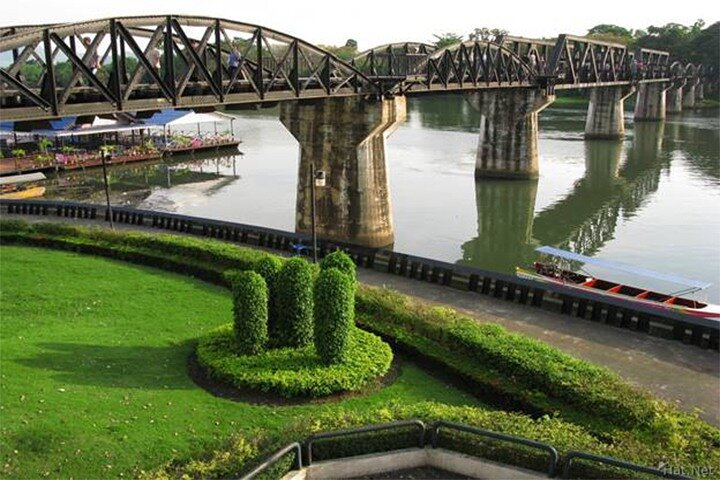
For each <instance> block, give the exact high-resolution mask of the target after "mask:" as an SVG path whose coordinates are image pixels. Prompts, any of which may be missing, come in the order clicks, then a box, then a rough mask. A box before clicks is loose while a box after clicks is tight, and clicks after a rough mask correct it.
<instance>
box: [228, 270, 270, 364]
mask: <svg viewBox="0 0 720 480" xmlns="http://www.w3.org/2000/svg"><path fill="white" fill-rule="evenodd" d="M232 290H233V316H234V330H235V342H236V343H237V350H238V353H239V354H241V355H256V354H258V353H260V352H262V351H263V349H264V348H265V344H266V343H267V339H268V335H267V320H268V310H267V306H268V289H267V285H266V284H265V280H264V279H263V277H262V276H260V274H259V273H255V272H253V271H251V270H247V271H243V272H238V273H236V274H235V275H234V276H233V277H232Z"/></svg>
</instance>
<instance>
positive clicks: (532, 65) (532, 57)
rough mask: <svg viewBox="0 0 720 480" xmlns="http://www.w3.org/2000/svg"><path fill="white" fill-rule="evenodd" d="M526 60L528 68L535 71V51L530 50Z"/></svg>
mask: <svg viewBox="0 0 720 480" xmlns="http://www.w3.org/2000/svg"><path fill="white" fill-rule="evenodd" d="M528 62H529V63H530V69H531V70H532V72H533V73H537V57H536V56H535V52H530V56H529V58H528Z"/></svg>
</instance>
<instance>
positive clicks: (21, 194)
mask: <svg viewBox="0 0 720 480" xmlns="http://www.w3.org/2000/svg"><path fill="white" fill-rule="evenodd" d="M43 195H45V187H31V188H28V189H25V190H17V191H14V192H6V193H1V194H0V198H1V199H3V200H22V199H24V198H36V197H42V196H43Z"/></svg>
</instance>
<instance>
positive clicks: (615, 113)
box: [585, 87, 635, 139]
mask: <svg viewBox="0 0 720 480" xmlns="http://www.w3.org/2000/svg"><path fill="white" fill-rule="evenodd" d="M633 93H635V88H634V87H598V88H593V89H591V90H590V104H589V106H588V111H587V116H586V117H585V138H599V139H618V138H622V137H623V136H624V135H625V108H624V104H625V99H626V98H628V97H629V96H630V95H632V94H633Z"/></svg>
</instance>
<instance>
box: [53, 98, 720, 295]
mask: <svg viewBox="0 0 720 480" xmlns="http://www.w3.org/2000/svg"><path fill="white" fill-rule="evenodd" d="M627 110H628V112H630V111H631V108H627ZM234 114H235V115H237V117H238V118H237V120H236V121H235V122H234V123H235V132H234V133H235V134H236V136H238V137H239V138H240V139H241V140H242V141H243V143H242V144H241V146H240V149H241V151H242V153H243V154H242V155H240V154H239V155H235V156H230V157H221V158H207V159H204V160H198V159H188V158H187V157H186V158H185V159H182V158H181V159H175V160H173V161H170V162H168V163H155V164H149V165H148V164H146V165H135V166H125V167H122V166H121V167H113V169H112V170H111V172H110V175H111V188H112V191H113V197H112V199H113V200H112V201H113V203H116V204H125V205H129V206H135V207H139V208H149V209H156V210H163V211H170V212H176V213H183V214H187V215H196V216H202V217H209V218H215V219H221V220H229V221H236V222H242V223H248V224H255V225H262V226H266V227H272V228H278V229H283V230H294V226H295V196H296V182H297V171H298V157H299V153H298V145H297V142H296V141H295V140H294V138H293V137H292V136H291V135H290V134H289V133H288V132H287V131H286V130H285V128H284V127H283V126H282V125H281V124H280V122H279V121H278V120H277V117H278V114H277V110H276V109H265V110H258V111H240V112H234ZM584 115H585V110H583V109H573V108H561V107H551V108H549V109H547V110H545V111H543V112H542V113H541V114H540V142H539V150H540V179H539V180H538V181H497V180H494V181H491V180H483V181H479V182H476V181H475V179H474V177H473V170H474V164H475V149H476V146H477V134H476V129H477V125H478V124H479V115H478V113H477V112H475V111H474V110H473V109H472V108H470V106H469V105H468V104H467V103H466V102H465V100H464V99H463V98H462V97H461V96H456V95H438V96H428V97H421V98H417V97H416V98H411V99H409V101H408V119H407V122H406V123H404V124H403V125H402V126H401V127H400V128H398V130H397V131H396V132H395V133H394V134H393V135H392V136H391V137H390V138H389V140H388V142H387V162H388V170H389V181H390V191H391V198H392V211H393V219H394V224H395V245H394V248H395V249H396V250H397V251H401V252H406V253H412V254H415V255H421V256H425V257H430V258H435V259H439V260H444V261H448V262H454V263H458V264H464V265H473V266H478V267H482V268H487V269H491V270H498V271H503V272H514V268H515V266H516V265H520V264H528V263H531V262H532V261H533V259H535V258H536V254H535V253H534V251H533V250H534V248H536V247H537V246H540V245H555V246H560V247H561V248H566V249H570V250H573V251H577V252H580V253H583V254H586V255H590V256H596V257H601V258H606V259H611V260H615V261H620V262H624V263H629V264H633V265H637V266H639V267H644V268H648V269H653V270H658V271H662V272H666V273H673V274H676V275H681V276H685V277H690V278H693V279H698V280H704V281H707V282H712V283H713V284H714V285H712V286H711V287H710V288H709V289H708V291H707V292H706V293H704V294H699V295H698V296H697V298H700V299H705V300H710V301H713V302H715V303H720V285H718V284H720V215H718V211H720V208H719V207H720V153H719V152H720V118H719V117H718V112H717V110H697V111H692V112H684V113H682V114H680V115H674V116H669V117H668V119H667V121H666V122H664V123H638V124H633V122H632V116H631V115H630V113H628V116H627V119H626V128H627V135H626V137H625V139H624V140H623V141H600V140H593V141H585V140H584V139H583V126H584ZM101 178H102V177H101V175H100V173H99V172H98V171H97V170H95V171H89V172H88V173H81V172H77V173H72V174H60V177H58V178H55V179H53V180H51V181H50V182H49V183H50V187H49V188H48V193H47V194H46V197H48V198H63V199H74V200H77V199H83V200H88V201H94V202H102V201H103V199H104V198H103V196H102V183H101ZM588 270H589V271H590V272H591V273H595V274H597V275H604V276H606V277H612V278H614V279H616V280H618V281H629V282H632V283H634V284H637V285H640V286H645V287H646V288H656V289H660V290H663V291H668V292H670V291H675V290H680V289H681V288H682V287H679V286H678V285H672V284H667V283H664V282H659V281H657V280H652V279H638V278H637V277H629V276H627V275H620V274H618V273H616V272H615V273H613V272H609V271H603V270H600V269H598V268H597V267H596V268H594V269H588Z"/></svg>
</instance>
